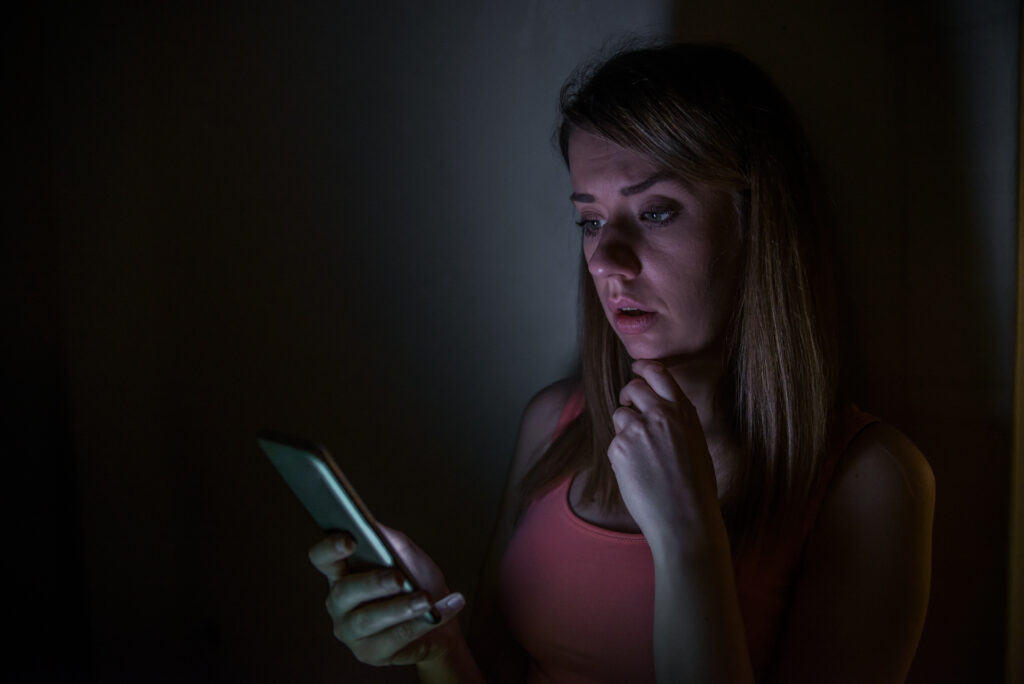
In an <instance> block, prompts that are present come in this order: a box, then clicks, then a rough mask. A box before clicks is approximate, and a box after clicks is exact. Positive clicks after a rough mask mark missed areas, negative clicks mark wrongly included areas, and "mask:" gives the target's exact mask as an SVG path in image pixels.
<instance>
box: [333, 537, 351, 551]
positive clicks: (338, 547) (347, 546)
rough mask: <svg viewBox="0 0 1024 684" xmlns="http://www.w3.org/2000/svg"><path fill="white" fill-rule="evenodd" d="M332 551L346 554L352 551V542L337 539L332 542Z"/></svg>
mask: <svg viewBox="0 0 1024 684" xmlns="http://www.w3.org/2000/svg"><path fill="white" fill-rule="evenodd" d="M334 550H335V551H337V552H338V553H348V552H349V551H351V550H352V542H350V541H349V540H348V539H338V540H336V541H335V542H334Z"/></svg>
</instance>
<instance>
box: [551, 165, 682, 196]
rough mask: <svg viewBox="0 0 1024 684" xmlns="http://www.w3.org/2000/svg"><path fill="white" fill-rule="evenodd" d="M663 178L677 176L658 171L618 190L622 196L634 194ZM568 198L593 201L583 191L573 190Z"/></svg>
mask: <svg viewBox="0 0 1024 684" xmlns="http://www.w3.org/2000/svg"><path fill="white" fill-rule="evenodd" d="M663 180H677V176H676V175H675V174H674V173H672V172H670V171H659V172H658V173H656V174H654V175H653V176H650V177H649V178H647V179H646V180H642V181H640V182H639V183H637V184H636V185H628V186H626V187H624V188H622V189H621V190H619V192H620V193H621V194H622V196H623V197H629V196H630V195H635V194H637V193H640V192H643V191H644V190H646V189H647V188H649V187H651V186H652V185H654V184H655V183H660V182H661V181H663ZM569 199H570V200H571V201H573V202H583V203H590V202H593V201H594V196H593V195H590V194H587V193H585V192H574V193H572V194H571V195H569Z"/></svg>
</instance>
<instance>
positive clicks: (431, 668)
mask: <svg viewBox="0 0 1024 684" xmlns="http://www.w3.org/2000/svg"><path fill="white" fill-rule="evenodd" d="M416 673H417V674H418V675H419V678H420V682H422V683H423V684H483V681H484V678H483V675H481V674H480V668H479V667H477V664H476V660H475V659H474V658H473V653H472V652H471V651H470V650H469V646H468V645H466V641H465V639H463V638H462V635H461V633H460V634H459V638H458V641H457V642H456V645H455V647H454V648H453V649H452V650H450V651H449V652H448V653H447V654H445V655H444V656H443V657H441V658H436V659H434V660H425V661H422V662H420V663H418V664H417V665H416Z"/></svg>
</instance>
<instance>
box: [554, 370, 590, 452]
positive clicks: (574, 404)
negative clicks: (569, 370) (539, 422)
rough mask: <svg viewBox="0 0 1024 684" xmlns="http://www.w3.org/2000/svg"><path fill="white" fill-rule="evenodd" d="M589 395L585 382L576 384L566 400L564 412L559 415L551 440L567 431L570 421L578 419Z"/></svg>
mask: <svg viewBox="0 0 1024 684" xmlns="http://www.w3.org/2000/svg"><path fill="white" fill-rule="evenodd" d="M586 400H587V397H586V394H584V392H583V384H582V383H580V384H578V385H576V387H575V389H573V391H572V393H571V394H570V395H569V399H568V400H566V402H565V406H563V407H562V413H561V415H559V416H558V424H557V425H556V426H555V432H554V434H553V435H552V436H551V441H554V440H556V439H558V436H559V435H561V434H562V432H563V431H565V428H567V427H569V423H571V422H572V421H574V420H576V418H577V417H578V416H579V415H580V414H581V413H583V405H584V404H585V403H586Z"/></svg>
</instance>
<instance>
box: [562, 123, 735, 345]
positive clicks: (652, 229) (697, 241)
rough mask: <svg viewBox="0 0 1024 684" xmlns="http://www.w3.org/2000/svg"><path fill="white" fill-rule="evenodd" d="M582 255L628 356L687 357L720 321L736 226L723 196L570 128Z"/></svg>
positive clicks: (717, 331)
mask: <svg viewBox="0 0 1024 684" xmlns="http://www.w3.org/2000/svg"><path fill="white" fill-rule="evenodd" d="M569 175H570V179H571V181H572V189H573V194H572V201H573V204H575V205H576V209H577V210H578V211H579V216H580V224H581V227H582V230H583V256H584V258H585V259H586V261H587V267H588V269H589V271H590V275H591V276H592V277H593V279H594V286H595V287H596V288H597V294H598V297H600V299H601V304H602V306H603V307H604V312H605V315H606V316H607V317H608V321H609V322H610V323H611V324H612V327H613V328H614V329H615V331H616V332H617V333H618V336H619V339H621V340H622V343H623V344H624V345H625V346H626V350H627V351H628V352H629V355H630V356H632V357H633V358H634V359H669V358H673V359H677V357H681V358H678V359H677V360H680V361H682V360H684V359H686V358H694V357H697V356H700V355H701V354H702V353H706V352H708V351H711V350H712V349H713V348H714V347H715V346H716V345H717V344H718V343H719V342H720V341H721V336H722V333H723V332H724V330H725V326H726V324H727V322H728V320H729V316H730V314H731V311H730V310H729V309H730V307H731V306H732V303H733V301H734V297H733V294H734V292H735V284H736V280H737V255H738V247H739V241H740V237H739V236H740V230H739V225H738V220H739V219H738V218H737V215H736V209H735V205H734V203H733V200H732V196H731V195H730V194H729V193H728V192H726V191H723V190H717V189H713V188H711V187H710V186H707V185H702V184H693V183H690V182H687V181H684V180H682V179H681V178H679V177H677V176H674V175H672V174H669V173H666V172H665V171H664V169H662V168H660V167H658V166H656V165H655V164H654V163H653V162H651V161H650V160H649V159H647V158H646V157H644V156H642V155H640V154H639V153H637V152H633V151H631V150H628V149H625V148H623V147H619V146H618V145H616V144H614V143H611V142H608V141H607V140H604V139H603V138H600V137H598V136H596V135H593V134H591V133H587V132H586V131H582V130H579V129H577V130H576V131H574V132H573V133H572V135H571V136H570V138H569Z"/></svg>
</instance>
